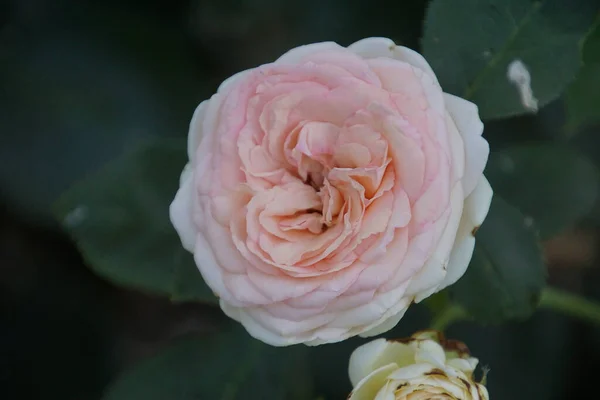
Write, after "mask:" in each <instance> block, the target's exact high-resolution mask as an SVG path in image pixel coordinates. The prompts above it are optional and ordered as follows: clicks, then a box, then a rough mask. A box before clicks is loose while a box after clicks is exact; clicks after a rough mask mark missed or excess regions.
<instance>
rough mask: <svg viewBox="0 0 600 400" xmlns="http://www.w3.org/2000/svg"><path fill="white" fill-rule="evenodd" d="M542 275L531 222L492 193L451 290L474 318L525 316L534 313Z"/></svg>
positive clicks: (496, 319) (493, 320)
mask: <svg viewBox="0 0 600 400" xmlns="http://www.w3.org/2000/svg"><path fill="white" fill-rule="evenodd" d="M545 277H546V269H545V266H544V261H543V259H542V252H541V248H540V245H539V243H538V240H537V235H536V233H535V228H534V227H533V224H532V223H531V221H529V220H527V219H526V218H525V217H524V216H523V215H522V214H521V213H520V212H519V210H517V209H516V208H514V207H513V206H511V205H510V204H508V203H507V202H506V201H504V200H503V199H502V198H501V197H499V196H497V195H495V196H494V198H493V200H492V205H491V207H490V211H489V214H488V216H487V218H486V220H485V222H484V223H483V225H482V226H481V228H480V229H479V230H478V231H477V241H476V244H475V251H474V252H473V258H472V259H471V263H470V265H469V268H468V269H467V272H466V273H465V275H464V276H463V277H462V278H461V279H460V280H459V281H458V282H457V283H456V284H454V285H453V286H451V287H450V294H451V296H452V298H453V300H454V301H456V302H457V303H458V304H460V305H461V306H463V307H464V308H465V310H467V312H468V313H469V314H470V315H471V316H473V317H474V318H475V319H476V320H478V321H479V322H483V323H496V322H502V321H504V320H508V319H524V318H526V317H528V316H529V315H531V314H532V313H533V312H534V311H535V309H536V307H537V305H538V302H539V299H540V293H541V290H542V289H543V287H544V285H545Z"/></svg>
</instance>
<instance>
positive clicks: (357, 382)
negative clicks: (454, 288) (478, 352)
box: [348, 331, 489, 400]
mask: <svg viewBox="0 0 600 400" xmlns="http://www.w3.org/2000/svg"><path fill="white" fill-rule="evenodd" d="M477 363H478V360H477V359H476V358H472V357H470V355H469V350H468V348H467V346H465V345H464V344H463V343H461V342H458V341H454V340H445V339H444V337H443V335H442V334H441V333H439V332H434V331H424V332H420V333H417V334H415V335H413V336H412V337H411V338H409V339H406V340H401V341H393V340H385V339H377V340H374V341H372V342H370V343H367V344H365V345H362V346H360V347H359V348H357V349H356V350H355V351H354V353H352V356H350V367H349V372H350V380H351V381H352V385H353V386H354V390H353V391H352V393H351V394H350V397H348V400H375V399H377V400H380V399H381V400H427V399H439V400H489V395H488V391H487V389H486V388H485V386H483V385H482V384H480V383H477V382H475V381H474V379H473V371H474V370H475V368H476V367H477Z"/></svg>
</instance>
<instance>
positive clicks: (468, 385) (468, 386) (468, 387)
mask: <svg viewBox="0 0 600 400" xmlns="http://www.w3.org/2000/svg"><path fill="white" fill-rule="evenodd" d="M458 379H460V381H461V382H462V383H463V385H465V387H466V388H467V389H468V390H469V392H470V391H471V383H469V381H468V380H466V379H463V378H458Z"/></svg>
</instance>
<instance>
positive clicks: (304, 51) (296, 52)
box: [275, 42, 344, 64]
mask: <svg viewBox="0 0 600 400" xmlns="http://www.w3.org/2000/svg"><path fill="white" fill-rule="evenodd" d="M343 49H344V48H343V47H342V46H340V45H339V44H337V43H334V42H321V43H313V44H307V45H303V46H298V47H296V48H293V49H291V50H289V51H288V52H286V53H284V54H283V55H282V56H281V57H279V58H278V59H277V61H275V64H298V63H301V62H302V61H303V60H304V59H305V58H306V57H307V56H309V55H311V54H315V53H322V52H326V51H331V50H343Z"/></svg>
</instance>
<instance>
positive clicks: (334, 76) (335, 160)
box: [171, 38, 492, 346]
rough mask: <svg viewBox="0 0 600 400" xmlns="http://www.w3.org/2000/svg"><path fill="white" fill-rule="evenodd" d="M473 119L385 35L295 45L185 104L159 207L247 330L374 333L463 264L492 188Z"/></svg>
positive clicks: (280, 336) (417, 59)
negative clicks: (171, 193)
mask: <svg viewBox="0 0 600 400" xmlns="http://www.w3.org/2000/svg"><path fill="white" fill-rule="evenodd" d="M482 130H483V124H482V122H481V121H480V119H479V116H478V112H477V107H476V106H475V105H474V104H472V103H470V102H468V101H465V100H463V99H460V98H458V97H455V96H452V95H449V94H445V93H443V92H442V89H441V87H440V86H439V84H438V82H437V79H436V77H435V75H434V73H433V71H432V70H431V68H430V67H429V65H428V64H427V62H426V61H425V60H424V59H423V58H422V57H421V56H420V55H419V54H417V53H415V52H414V51H412V50H410V49H407V48H405V47H400V46H396V45H395V44H394V43H393V42H392V41H391V40H389V39H384V38H369V39H364V40H361V41H359V42H356V43H354V44H353V45H351V46H349V47H348V48H344V47H340V46H339V45H337V44H335V43H317V44H312V45H307V46H301V47H298V48H295V49H293V50H291V51H289V52H287V53H286V54H284V55H283V56H282V57H280V58H279V59H278V60H277V61H275V62H274V63H272V64H266V65H263V66H260V67H258V68H255V69H251V70H247V71H244V72H241V73H239V74H237V75H234V76H233V77H231V78H229V79H228V80H226V81H225V82H223V84H222V85H221V86H220V87H219V90H218V91H217V93H216V94H215V95H214V96H212V98H211V99H210V100H206V101H204V102H202V103H201V104H200V105H199V106H198V109H197V110H196V112H195V114H194V117H193V119H192V122H191V127H190V133H189V158H190V163H189V165H188V167H186V169H185V170H184V172H183V174H182V177H181V187H180V189H179V191H178V193H177V195H176V197H175V200H174V201H173V204H172V205H171V220H172V222H173V224H174V225H175V228H176V229H177V231H178V233H179V235H180V237H181V240H182V243H183V245H184V247H185V248H186V249H188V250H189V251H191V252H193V253H194V257H195V260H196V263H197V265H198V268H199V269H200V272H201V273H202V276H203V277H204V279H205V281H206V283H207V284H208V285H209V286H210V288H211V289H212V290H213V291H214V292H215V293H216V294H217V295H218V296H219V298H220V305H221V308H222V309H223V311H224V312H225V313H226V314H227V315H228V316H230V317H231V318H234V319H235V320H237V321H239V322H241V323H242V324H243V325H244V327H245V328H246V329H247V330H248V332H249V333H250V334H251V335H252V336H254V337H256V338H258V339H260V340H262V341H264V342H266V343H269V344H271V345H275V346H285V345H291V344H295V343H306V344H310V345H316V344H321V343H328V342H337V341H341V340H344V339H346V338H349V337H351V336H354V335H358V334H360V335H363V336H370V335H375V334H379V333H382V332H385V331H387V330H389V329H391V328H392V327H393V326H394V325H396V324H397V323H398V321H399V320H400V318H402V315H403V314H404V312H405V311H406V309H407V308H408V306H409V305H410V304H411V303H412V302H419V301H421V300H423V299H424V298H426V297H428V296H430V295H431V294H433V293H435V292H437V291H439V290H441V289H443V288H444V287H446V286H448V285H450V284H452V283H454V282H455V281H456V280H457V279H458V278H460V277H461V276H462V275H463V273H464V272H465V270H466V268H467V265H468V264H469V261H470V259H471V255H472V252H473V246H474V243H475V239H474V237H473V235H472V232H473V231H474V229H475V228H476V227H477V226H479V225H480V224H481V223H482V222H483V219H484V218H485V216H486V214H487V211H488V208H489V204H490V201H491V197H492V190H491V188H490V186H489V184H488V183H487V181H486V179H485V178H484V176H483V174H482V171H483V168H484V166H485V163H486V161H487V157H488V152H489V149H488V144H487V142H486V141H485V140H484V139H483V138H482V137H481V133H482Z"/></svg>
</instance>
